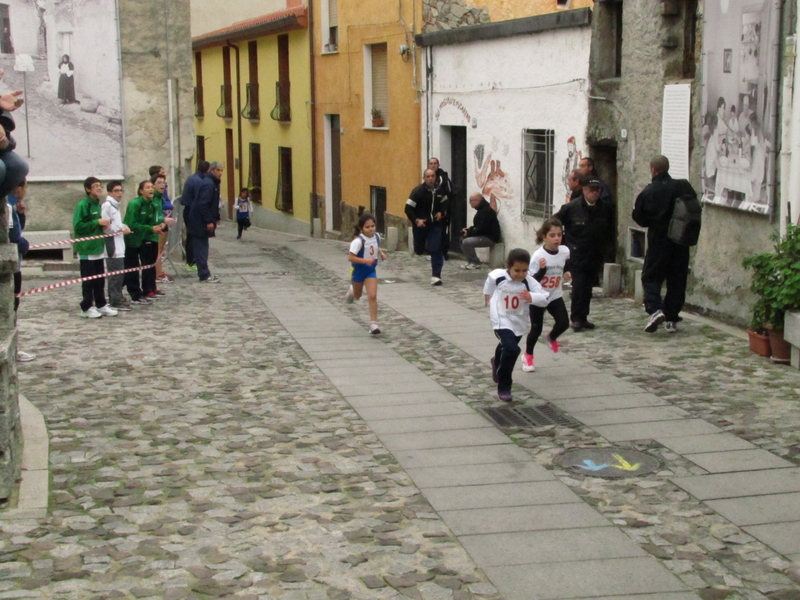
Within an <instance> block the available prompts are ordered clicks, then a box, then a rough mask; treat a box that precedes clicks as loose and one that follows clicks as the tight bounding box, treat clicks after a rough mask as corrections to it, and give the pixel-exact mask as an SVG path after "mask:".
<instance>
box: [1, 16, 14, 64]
mask: <svg viewBox="0 0 800 600" xmlns="http://www.w3.org/2000/svg"><path fill="white" fill-rule="evenodd" d="M0 26H2V28H3V29H2V35H0V52H2V53H3V54H14V44H13V43H12V41H11V17H10V16H9V14H8V4H0Z"/></svg>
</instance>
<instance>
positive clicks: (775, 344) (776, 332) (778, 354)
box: [767, 329, 792, 364]
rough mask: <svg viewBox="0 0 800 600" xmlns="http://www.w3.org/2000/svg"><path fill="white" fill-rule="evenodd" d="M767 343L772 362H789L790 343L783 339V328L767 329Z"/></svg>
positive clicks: (790, 354)
mask: <svg viewBox="0 0 800 600" xmlns="http://www.w3.org/2000/svg"><path fill="white" fill-rule="evenodd" d="M767 333H768V334H769V345H770V346H771V347H772V356H771V357H770V360H771V361H772V362H774V363H781V364H789V361H790V360H791V358H792V345H791V344H790V343H789V342H787V341H786V340H785V339H783V329H768V330H767Z"/></svg>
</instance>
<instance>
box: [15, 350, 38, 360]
mask: <svg viewBox="0 0 800 600" xmlns="http://www.w3.org/2000/svg"><path fill="white" fill-rule="evenodd" d="M32 360H36V355H35V354H29V353H27V352H22V351H20V350H17V362H31V361H32Z"/></svg>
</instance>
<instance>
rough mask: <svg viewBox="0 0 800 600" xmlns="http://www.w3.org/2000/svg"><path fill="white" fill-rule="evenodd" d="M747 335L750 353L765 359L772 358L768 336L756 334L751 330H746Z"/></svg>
mask: <svg viewBox="0 0 800 600" xmlns="http://www.w3.org/2000/svg"><path fill="white" fill-rule="evenodd" d="M747 335H748V337H749V338H750V352H753V353H754V354H758V355H759V356H764V357H766V358H769V357H770V356H772V347H771V346H770V343H769V336H768V335H764V334H762V333H758V332H757V331H755V330H753V329H748V330H747Z"/></svg>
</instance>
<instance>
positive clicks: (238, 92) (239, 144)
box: [225, 40, 244, 218]
mask: <svg viewBox="0 0 800 600" xmlns="http://www.w3.org/2000/svg"><path fill="white" fill-rule="evenodd" d="M225 45H226V46H228V47H229V48H233V49H234V50H236V127H237V129H238V131H237V132H236V137H237V142H236V147H237V149H238V150H239V189H238V190H236V196H237V197H238V196H239V193H238V192H239V190H240V189H242V188H243V187H244V185H243V184H242V73H241V65H240V64H239V46H237V45H236V44H231V43H230V41H228V40H225ZM234 162H235V159H234ZM228 166H229V167H230V166H231V165H228ZM228 202H229V204H228V218H230V217H231V215H230V210H231V205H230V199H228Z"/></svg>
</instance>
